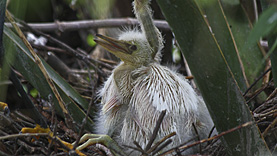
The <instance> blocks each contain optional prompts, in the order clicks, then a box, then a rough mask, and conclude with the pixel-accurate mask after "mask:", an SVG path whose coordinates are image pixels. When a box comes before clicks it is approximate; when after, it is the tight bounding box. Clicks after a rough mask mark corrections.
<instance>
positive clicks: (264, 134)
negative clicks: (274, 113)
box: [262, 118, 277, 137]
mask: <svg viewBox="0 0 277 156" xmlns="http://www.w3.org/2000/svg"><path fill="white" fill-rule="evenodd" d="M276 124H277V118H275V119H274V120H273V122H272V123H271V124H270V125H269V126H268V127H267V128H266V129H265V130H264V132H263V133H262V135H263V137H265V136H266V135H267V133H268V131H269V129H270V128H272V127H273V126H275V125H276Z"/></svg>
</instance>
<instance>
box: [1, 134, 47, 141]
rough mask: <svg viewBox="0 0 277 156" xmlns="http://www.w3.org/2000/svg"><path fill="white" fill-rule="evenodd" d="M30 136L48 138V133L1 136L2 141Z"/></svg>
mask: <svg viewBox="0 0 277 156" xmlns="http://www.w3.org/2000/svg"><path fill="white" fill-rule="evenodd" d="M29 136H48V134H47V133H21V134H11V135H7V136H0V140H4V139H13V138H18V137H29Z"/></svg>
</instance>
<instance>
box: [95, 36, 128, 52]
mask: <svg viewBox="0 0 277 156" xmlns="http://www.w3.org/2000/svg"><path fill="white" fill-rule="evenodd" d="M96 36H97V37H98V39H94V41H95V42H96V43H98V44H100V45H101V46H102V47H103V48H105V49H106V50H108V51H109V52H111V53H114V54H116V53H118V52H122V53H126V54H132V51H131V50H129V47H130V46H131V44H129V43H127V42H125V41H121V40H116V39H113V38H111V37H107V36H104V35H100V34H96ZM100 39H102V40H100Z"/></svg>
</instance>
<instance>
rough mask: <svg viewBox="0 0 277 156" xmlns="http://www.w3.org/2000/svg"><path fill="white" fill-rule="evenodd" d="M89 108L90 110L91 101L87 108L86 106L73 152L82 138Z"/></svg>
mask: <svg viewBox="0 0 277 156" xmlns="http://www.w3.org/2000/svg"><path fill="white" fill-rule="evenodd" d="M91 108H92V100H90V102H89V106H88V109H87V113H86V117H85V118H84V120H83V123H82V125H81V128H80V131H79V134H78V137H77V139H76V141H75V144H74V146H73V150H75V149H76V148H77V147H78V144H79V141H80V139H81V137H82V134H83V131H84V129H85V125H86V123H87V119H88V116H89V113H90V110H91Z"/></svg>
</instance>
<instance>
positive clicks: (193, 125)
mask: <svg viewBox="0 0 277 156" xmlns="http://www.w3.org/2000/svg"><path fill="white" fill-rule="evenodd" d="M192 127H193V129H194V131H195V134H196V137H197V140H198V141H200V135H199V133H198V131H197V129H196V127H195V124H194V123H192ZM199 151H200V153H202V146H201V144H199Z"/></svg>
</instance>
